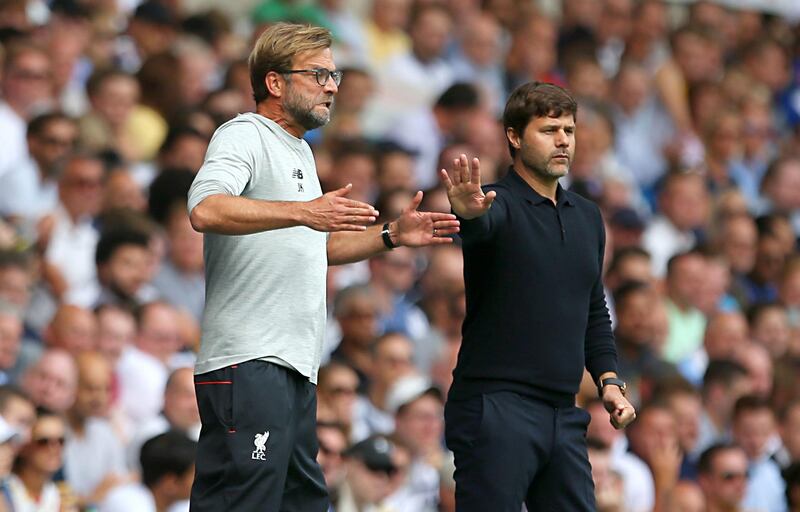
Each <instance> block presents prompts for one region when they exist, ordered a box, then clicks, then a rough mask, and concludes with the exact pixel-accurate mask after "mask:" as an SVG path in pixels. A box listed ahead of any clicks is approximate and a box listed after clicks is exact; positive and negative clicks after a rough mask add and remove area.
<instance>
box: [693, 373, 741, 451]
mask: <svg viewBox="0 0 800 512" xmlns="http://www.w3.org/2000/svg"><path fill="white" fill-rule="evenodd" d="M750 389H751V384H750V379H749V378H748V377H747V370H746V369H745V368H744V367H742V365H740V364H739V363H737V362H735V361H733V360H727V359H712V360H711V361H709V363H708V367H707V368H706V373H705V374H704V375H703V387H702V390H701V395H702V397H703V412H702V413H701V415H700V435H699V439H698V440H697V448H696V452H695V455H699V454H700V453H702V452H703V450H705V449H706V448H708V447H709V446H711V445H712V444H715V443H720V442H725V441H729V440H730V435H731V422H732V420H733V406H734V404H735V403H736V400H738V399H739V397H742V396H744V395H746V394H748V393H750Z"/></svg>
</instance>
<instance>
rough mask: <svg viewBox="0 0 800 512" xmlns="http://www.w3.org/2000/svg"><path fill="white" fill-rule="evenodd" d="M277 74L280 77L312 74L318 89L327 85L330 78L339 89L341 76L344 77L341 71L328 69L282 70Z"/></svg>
mask: <svg viewBox="0 0 800 512" xmlns="http://www.w3.org/2000/svg"><path fill="white" fill-rule="evenodd" d="M278 73H280V74H282V75H293V74H296V73H314V78H315V79H316V80H317V84H319V86H320V87H325V85H326V84H327V83H328V80H330V79H331V78H333V83H335V84H336V87H339V85H340V84H341V83H342V76H343V75H344V73H342V71H341V70H338V69H334V70H330V69H328V68H313V69H282V70H280V71H278ZM323 78H325V80H323Z"/></svg>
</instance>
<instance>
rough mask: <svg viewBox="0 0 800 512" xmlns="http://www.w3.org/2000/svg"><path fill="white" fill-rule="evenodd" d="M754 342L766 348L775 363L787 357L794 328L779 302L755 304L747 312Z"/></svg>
mask: <svg viewBox="0 0 800 512" xmlns="http://www.w3.org/2000/svg"><path fill="white" fill-rule="evenodd" d="M747 320H748V323H749V325H750V333H751V336H752V339H753V342H755V343H758V344H759V345H761V346H762V347H764V348H766V349H767V351H768V352H769V354H770V357H772V359H774V360H775V361H778V360H780V359H781V358H782V357H784V356H786V355H787V352H788V351H789V347H790V345H791V343H792V336H793V334H792V326H791V325H790V323H789V315H788V314H787V312H786V308H784V306H783V305H782V304H780V303H778V302H765V303H762V304H755V305H753V306H751V307H750V309H748V310H747Z"/></svg>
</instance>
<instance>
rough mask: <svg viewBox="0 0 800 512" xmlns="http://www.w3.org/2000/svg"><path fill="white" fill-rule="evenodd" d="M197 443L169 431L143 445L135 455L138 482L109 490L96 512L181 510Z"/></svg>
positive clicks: (190, 478)
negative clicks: (139, 467) (138, 475)
mask: <svg viewBox="0 0 800 512" xmlns="http://www.w3.org/2000/svg"><path fill="white" fill-rule="evenodd" d="M196 451H197V441H194V440H192V439H189V438H188V437H186V435H185V434H184V433H183V432H180V431H176V430H170V431H167V432H164V433H163V434H159V435H157V436H155V437H153V438H151V439H149V440H147V442H145V443H144V445H143V446H142V449H141V453H140V455H139V462H140V465H141V468H142V472H141V475H142V481H141V483H129V484H126V485H120V486H117V487H115V488H114V489H112V490H111V491H110V492H109V493H108V495H107V496H106V497H105V499H103V500H102V501H101V502H100V504H99V506H98V507H97V508H98V512H159V511H162V510H176V509H181V510H185V509H187V508H188V505H189V504H188V499H189V495H190V494H191V491H192V480H193V479H194V461H195V452H196Z"/></svg>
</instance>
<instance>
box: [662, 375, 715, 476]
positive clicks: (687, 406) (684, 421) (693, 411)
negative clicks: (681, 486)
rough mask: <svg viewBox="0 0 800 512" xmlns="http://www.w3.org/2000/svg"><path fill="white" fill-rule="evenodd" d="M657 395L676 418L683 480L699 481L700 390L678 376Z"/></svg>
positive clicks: (666, 382) (664, 385) (701, 404)
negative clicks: (697, 452)
mask: <svg viewBox="0 0 800 512" xmlns="http://www.w3.org/2000/svg"><path fill="white" fill-rule="evenodd" d="M654 396H655V397H656V399H657V400H660V401H663V402H664V403H665V404H666V405H667V407H668V408H669V410H670V412H672V417H673V418H674V419H675V426H676V429H677V433H678V446H679V447H680V450H681V454H682V455H683V458H682V460H681V469H680V478H681V479H682V480H692V481H694V480H696V479H697V457H696V456H695V455H693V454H695V453H696V451H697V440H698V436H699V434H700V413H701V411H702V409H703V402H702V399H701V397H700V393H699V391H698V390H697V389H696V388H695V387H694V386H692V385H691V384H690V383H689V382H688V381H686V380H685V379H683V378H682V377H680V376H678V375H676V376H673V377H669V378H667V379H664V380H662V381H661V382H659V383H658V386H657V388H656V391H655V393H654Z"/></svg>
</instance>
